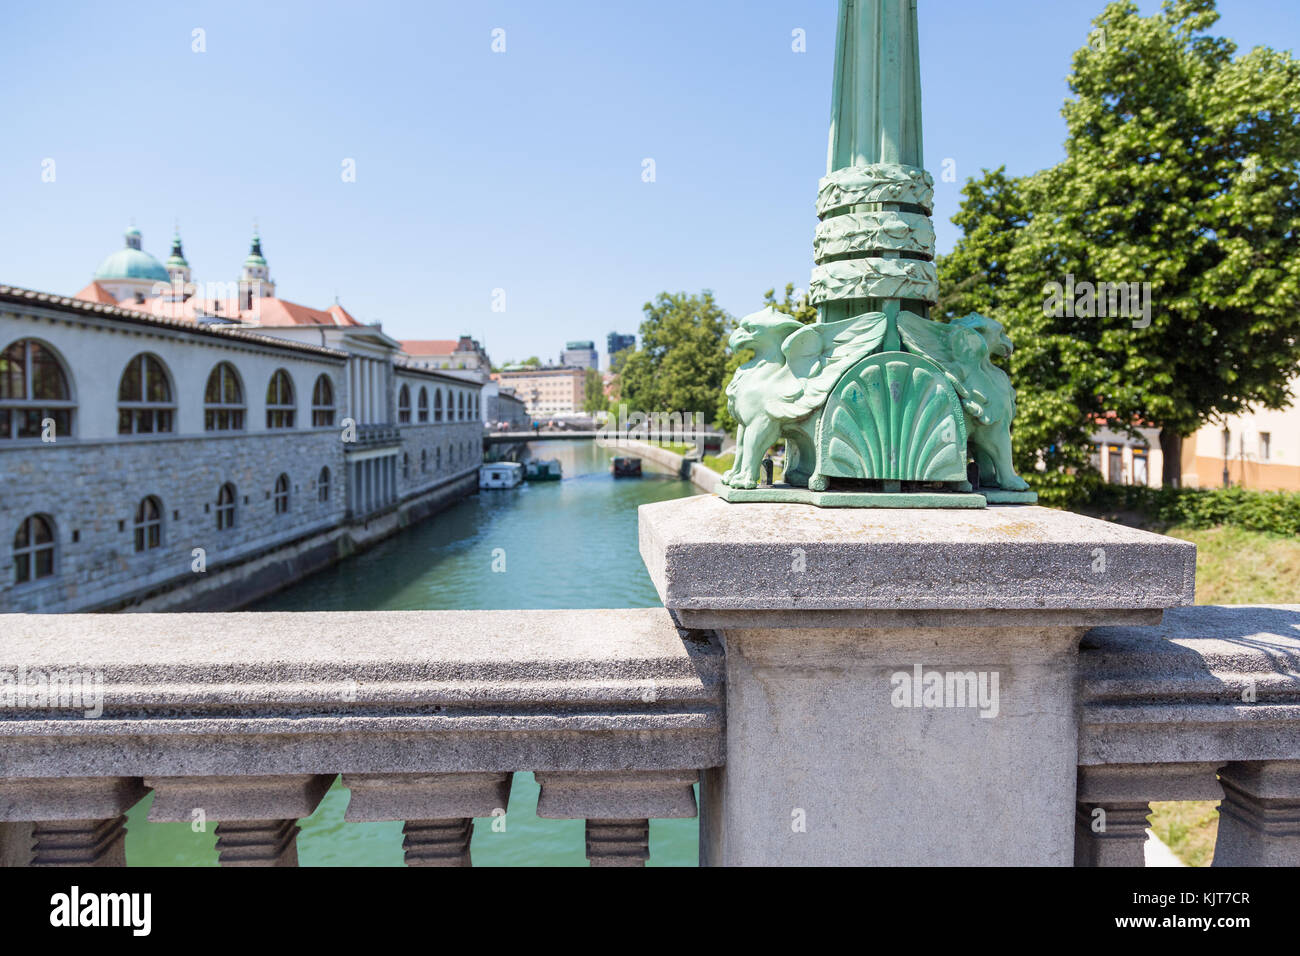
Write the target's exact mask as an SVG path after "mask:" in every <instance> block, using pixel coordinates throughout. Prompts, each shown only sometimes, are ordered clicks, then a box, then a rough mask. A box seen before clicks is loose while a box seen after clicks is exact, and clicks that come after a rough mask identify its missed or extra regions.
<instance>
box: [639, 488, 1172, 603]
mask: <svg viewBox="0 0 1300 956" xmlns="http://www.w3.org/2000/svg"><path fill="white" fill-rule="evenodd" d="M640 545H641V557H642V559H643V560H644V561H645V564H646V567H647V568H648V569H649V571H650V577H651V579H652V580H653V581H654V583H655V587H656V588H658V590H659V596H660V598H661V599H662V600H663V602H664V604H665V605H666V606H667V607H669V608H671V609H672V610H674V611H675V612H676V613H677V615H678V618H679V620H680V621H681V622H682V623H684V624H686V625H687V626H690V627H713V628H717V627H835V626H907V625H911V626H951V625H954V624H971V625H1004V624H1005V625H1019V624H1025V625H1073V626H1081V627H1086V626H1095V625H1101V624H1151V623H1157V622H1158V621H1159V620H1160V614H1161V611H1162V610H1163V609H1164V608H1169V607H1177V606H1180V605H1184V604H1191V603H1192V600H1193V593H1194V585H1195V571H1196V548H1195V546H1194V545H1192V544H1190V543H1189V542H1186V541H1179V540H1176V539H1173V538H1168V537H1164V536H1163V535H1158V534H1152V533H1150V532H1147V531H1139V530H1137V529H1134V528H1128V527H1125V526H1123V525H1119V524H1114V523H1111V522H1106V521H1099V520H1097V519H1094V518H1088V517H1085V516H1083V515H1077V514H1073V513H1071V512H1067V511H1054V510H1051V509H1049V508H1040V507H1032V506H1024V505H1018V506H1007V507H990V508H987V509H985V510H973V509H972V510H966V509H961V510H955V509H954V510H920V509H871V508H844V509H829V508H827V509H823V508H816V507H813V506H811V505H798V504H759V505H745V504H731V503H728V502H725V501H723V500H721V499H720V498H718V497H716V496H712V495H708V496H697V497H693V498H682V499H678V500H675V501H666V502H659V503H656V504H648V505H642V506H641V508H640Z"/></svg>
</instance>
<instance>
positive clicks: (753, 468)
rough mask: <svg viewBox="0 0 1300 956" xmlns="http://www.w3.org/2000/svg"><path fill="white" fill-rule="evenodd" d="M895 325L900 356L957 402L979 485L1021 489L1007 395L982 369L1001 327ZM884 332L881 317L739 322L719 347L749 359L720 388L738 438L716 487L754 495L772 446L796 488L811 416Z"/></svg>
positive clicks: (1007, 347) (975, 322)
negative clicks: (926, 364) (779, 444)
mask: <svg viewBox="0 0 1300 956" xmlns="http://www.w3.org/2000/svg"><path fill="white" fill-rule="evenodd" d="M897 323H898V332H899V336H900V338H901V340H902V343H903V347H904V348H905V349H907V350H908V351H910V352H913V353H915V354H918V355H921V356H923V357H924V358H926V359H929V360H930V361H931V362H933V363H934V364H935V365H937V366H938V367H939V368H940V369H941V370H942V371H943V374H944V376H945V377H946V378H947V380H948V381H949V382H950V383H951V385H952V387H953V389H954V390H955V391H956V393H957V395H958V397H959V398H960V399H961V405H962V409H963V411H964V413H965V417H966V429H967V435H968V441H969V446H970V451H971V454H972V456H973V457H974V459H975V461H976V463H977V464H978V466H979V474H980V482H981V484H983V485H985V486H988V487H996V488H1001V489H1004V490H1007V491H1023V490H1024V489H1026V488H1027V487H1028V485H1027V484H1026V483H1025V481H1024V479H1023V478H1021V477H1020V476H1019V475H1017V474H1016V472H1015V467H1014V465H1013V464H1012V457H1011V431H1010V426H1011V421H1012V419H1013V418H1014V417H1015V413H1016V403H1015V395H1016V393H1015V389H1013V388H1012V387H1011V380H1010V379H1009V378H1008V377H1007V373H1006V372H1004V371H1002V369H1000V368H998V367H997V366H996V365H994V364H993V362H992V357H1005V356H1008V355H1010V354H1011V349H1012V345H1011V340H1010V339H1009V338H1008V337H1007V335H1006V333H1005V332H1004V331H1003V329H1002V325H1001V324H1000V323H998V322H997V321H996V320H994V319H990V318H988V317H986V316H982V315H978V314H976V313H972V314H970V315H968V316H965V317H963V318H961V319H958V320H956V321H954V322H952V323H949V324H944V323H940V322H934V321H932V320H930V319H924V318H921V317H920V316H916V315H912V314H911V313H908V312H900V313H899V314H898V317H897ZM888 327H889V323H888V316H887V315H886V314H885V313H883V312H864V313H862V314H860V315H856V316H852V317H851V318H848V319H843V320H840V321H837V322H815V323H812V324H811V325H804V324H802V323H800V322H798V321H797V320H795V319H793V318H791V317H790V316H788V315H786V314H784V313H782V312H778V311H777V310H776V309H774V308H772V307H770V306H769V307H768V308H766V309H763V310H762V311H760V312H755V313H753V314H752V315H747V316H745V317H744V318H743V319H741V320H740V322H739V323H738V325H737V327H736V329H735V331H733V332H732V333H731V337H730V339H729V340H728V344H729V345H730V346H731V348H732V349H733V350H738V349H743V348H750V349H753V351H754V357H753V358H752V359H750V360H749V361H748V362H746V363H745V364H743V365H741V366H740V368H738V369H737V370H736V373H735V375H734V376H733V378H732V380H731V382H730V384H729V385H728V386H727V410H728V411H729V412H730V413H731V416H732V417H733V418H734V419H735V420H736V421H737V422H738V423H739V428H738V430H737V433H736V458H735V462H734V464H733V466H732V467H731V468H730V469H729V470H728V471H727V472H726V473H725V474H724V475H723V476H722V481H723V483H724V484H726V485H728V486H730V487H732V488H755V487H757V486H758V483H759V476H760V472H761V469H762V462H763V455H764V453H765V452H766V451H767V449H768V448H770V447H771V446H772V444H773V443H774V442H776V441H777V440H778V439H780V438H784V439H786V449H787V451H786V476H787V480H788V481H789V482H790V483H791V484H801V483H803V482H806V480H807V476H808V474H809V472H810V471H811V470H812V466H813V459H814V456H815V449H814V445H813V433H814V430H815V428H816V416H817V415H818V413H819V412H820V411H821V409H822V406H823V405H824V404H825V402H826V399H827V396H828V395H829V394H830V392H831V390H832V389H833V388H834V387H835V384H836V382H837V381H839V379H840V377H841V376H842V375H843V374H844V373H845V372H846V371H847V370H848V369H849V368H850V367H851V366H852V365H853V364H854V363H856V362H858V361H859V360H861V359H863V358H865V357H866V356H868V355H871V354H872V353H874V352H877V351H878V350H880V348H881V346H882V344H883V342H884V339H885V335H886V332H887V331H888Z"/></svg>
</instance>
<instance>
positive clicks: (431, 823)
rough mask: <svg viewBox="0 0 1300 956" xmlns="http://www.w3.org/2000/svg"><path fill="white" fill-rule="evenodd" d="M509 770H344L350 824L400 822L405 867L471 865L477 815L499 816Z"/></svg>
mask: <svg viewBox="0 0 1300 956" xmlns="http://www.w3.org/2000/svg"><path fill="white" fill-rule="evenodd" d="M513 776H514V775H513V774H511V773H426V774H417V773H372V774H344V775H343V785H344V786H345V787H347V788H348V789H349V790H350V791H351V792H352V799H351V800H350V801H349V803H348V810H347V814H346V815H345V816H344V819H345V820H347V821H349V822H369V821H375V820H402V821H404V826H403V827H402V832H403V834H405V839H404V840H403V841H402V849H403V850H404V851H405V854H406V865H407V866H471V865H472V863H471V861H470V850H469V844H470V840H471V839H472V838H473V835H474V818H475V817H499V816H501V815H502V814H504V813H505V812H506V809H507V807H508V806H509V803H510V783H511V781H512V779H513Z"/></svg>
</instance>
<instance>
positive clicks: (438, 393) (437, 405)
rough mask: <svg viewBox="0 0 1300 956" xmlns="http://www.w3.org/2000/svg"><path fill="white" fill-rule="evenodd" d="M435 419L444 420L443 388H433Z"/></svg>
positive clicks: (437, 420) (436, 420)
mask: <svg viewBox="0 0 1300 956" xmlns="http://www.w3.org/2000/svg"><path fill="white" fill-rule="evenodd" d="M433 420H434V421H435V422H440V421H442V389H440V388H435V389H434V390H433Z"/></svg>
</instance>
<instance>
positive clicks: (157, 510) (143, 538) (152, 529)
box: [135, 495, 163, 551]
mask: <svg viewBox="0 0 1300 956" xmlns="http://www.w3.org/2000/svg"><path fill="white" fill-rule="evenodd" d="M162 513H163V509H162V502H160V501H159V500H158V499H157V498H155V497H154V496H153V495H149V496H148V497H147V498H144V499H142V500H141V501H140V507H138V508H136V509H135V549H136V550H137V551H152V550H153V549H154V548H160V547H162Z"/></svg>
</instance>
